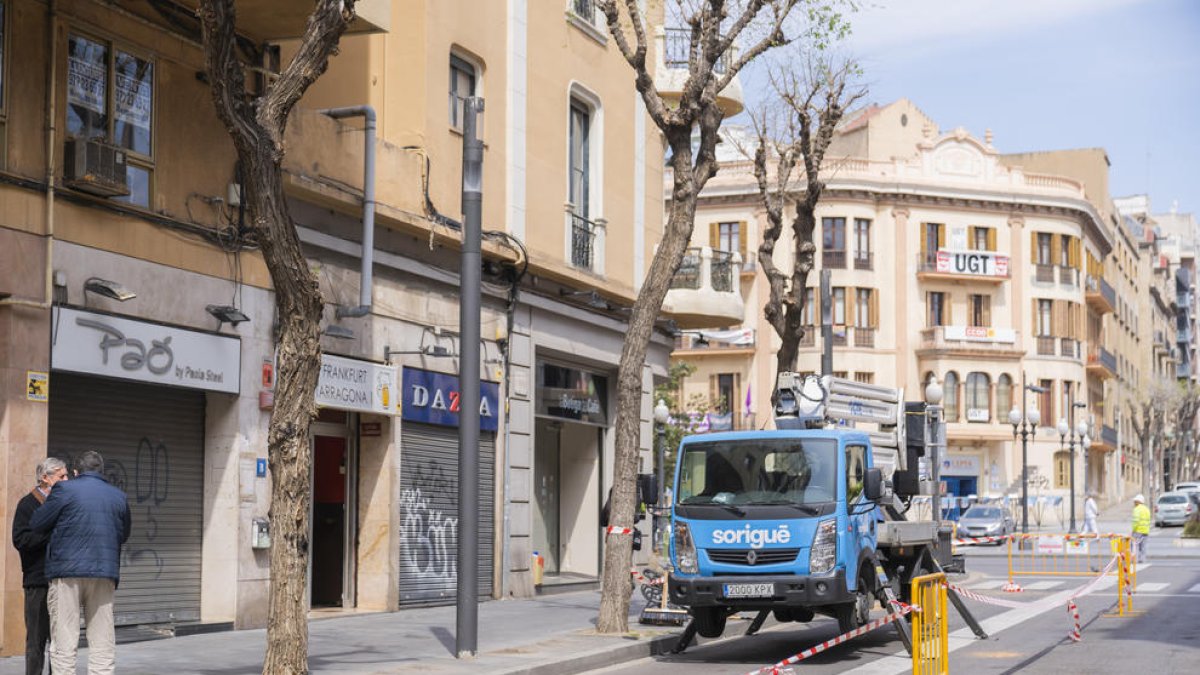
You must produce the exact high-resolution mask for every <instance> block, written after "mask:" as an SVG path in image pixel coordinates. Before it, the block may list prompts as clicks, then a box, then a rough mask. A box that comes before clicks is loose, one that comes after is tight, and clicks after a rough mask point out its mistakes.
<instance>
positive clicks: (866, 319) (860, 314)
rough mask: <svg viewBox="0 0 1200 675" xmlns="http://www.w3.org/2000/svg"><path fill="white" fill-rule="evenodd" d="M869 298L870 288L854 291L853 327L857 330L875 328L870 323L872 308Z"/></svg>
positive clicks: (870, 294) (872, 323)
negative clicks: (857, 328)
mask: <svg viewBox="0 0 1200 675" xmlns="http://www.w3.org/2000/svg"><path fill="white" fill-rule="evenodd" d="M871 296H872V293H871V289H870V288H856V289H854V325H855V326H857V327H859V328H874V327H875V324H874V322H872V321H871V319H873V318H874V317H872V316H871V308H872V307H873V306H874V303H873V302H872V301H871Z"/></svg>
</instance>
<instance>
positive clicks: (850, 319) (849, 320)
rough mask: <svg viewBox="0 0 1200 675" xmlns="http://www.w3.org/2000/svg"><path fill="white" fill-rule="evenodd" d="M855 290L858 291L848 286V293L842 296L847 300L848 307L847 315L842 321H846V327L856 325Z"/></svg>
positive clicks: (846, 308)
mask: <svg viewBox="0 0 1200 675" xmlns="http://www.w3.org/2000/svg"><path fill="white" fill-rule="evenodd" d="M855 290H857V289H855V288H854V287H852V286H847V287H846V292H845V293H843V294H842V297H844V298H846V307H845V310H846V315H845V316H843V317H842V319H843V320H844V321H845V325H847V326H853V325H854V292H855Z"/></svg>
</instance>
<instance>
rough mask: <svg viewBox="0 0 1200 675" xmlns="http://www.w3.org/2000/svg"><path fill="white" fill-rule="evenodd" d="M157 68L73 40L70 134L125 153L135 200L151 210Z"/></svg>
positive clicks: (69, 58) (69, 52) (91, 43)
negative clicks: (110, 146) (97, 140)
mask: <svg viewBox="0 0 1200 675" xmlns="http://www.w3.org/2000/svg"><path fill="white" fill-rule="evenodd" d="M153 127H154V64H153V63H152V62H151V61H149V60H147V59H143V58H140V57H138V56H135V55H133V54H130V53H129V52H127V51H125V50H123V49H121V48H117V47H113V45H112V44H110V43H108V42H101V41H97V40H93V39H91V38H86V37H83V36H81V35H74V34H73V35H71V36H69V37H68V38H67V135H68V136H71V137H73V138H83V139H99V140H103V141H106V142H109V143H112V144H114V145H117V146H119V147H122V148H124V149H125V150H127V151H128V152H127V153H126V180H127V183H128V185H129V195H128V196H126V197H117V198H116V199H117V200H118V201H124V202H128V203H130V204H137V205H138V206H142V207H147V208H148V207H149V206H150V189H151V186H150V180H151V172H152V169H153V162H152V155H153V146H152V142H153Z"/></svg>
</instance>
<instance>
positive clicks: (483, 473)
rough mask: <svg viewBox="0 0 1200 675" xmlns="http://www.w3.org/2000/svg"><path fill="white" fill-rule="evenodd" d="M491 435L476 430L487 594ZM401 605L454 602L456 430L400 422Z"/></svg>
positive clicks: (487, 590)
mask: <svg viewBox="0 0 1200 675" xmlns="http://www.w3.org/2000/svg"><path fill="white" fill-rule="evenodd" d="M495 468H496V443H495V434H492V433H488V432H483V433H480V435H479V569H478V570H476V574H477V575H478V578H479V597H480V599H486V598H488V597H490V596H491V594H492V564H493V560H492V558H493V548H492V544H493V542H494V541H495V518H494V517H493V516H494V510H493V509H494V508H495V497H494V495H495V475H496V473H495ZM400 490H401V492H400V604H401V605H440V604H450V603H453V602H454V601H455V597H456V592H457V576H456V573H457V569H458V562H457V561H458V429H456V428H454V427H440V426H433V425H429V424H420V423H415V422H405V423H404V426H403V428H402V430H401V448H400Z"/></svg>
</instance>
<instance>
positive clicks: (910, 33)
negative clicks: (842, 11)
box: [849, 0, 1145, 57]
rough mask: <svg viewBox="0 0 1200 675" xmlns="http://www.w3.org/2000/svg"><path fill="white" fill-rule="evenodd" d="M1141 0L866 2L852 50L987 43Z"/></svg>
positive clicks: (855, 19) (855, 22)
mask: <svg viewBox="0 0 1200 675" xmlns="http://www.w3.org/2000/svg"><path fill="white" fill-rule="evenodd" d="M1141 2H1145V0H866V3H865V6H864V7H863V8H862V9H861V10H860V11H859V12H857V13H855V14H853V15H852V16H851V17H850V22H851V25H852V26H853V34H852V35H851V37H850V45H849V46H850V49H851V51H852V52H853V53H855V54H858V55H859V56H865V57H871V56H877V55H879V54H880V53H881V52H885V51H888V50H890V49H895V48H899V47H913V46H919V47H921V48H922V50H925V49H929V48H936V47H937V46H939V45H941V46H948V43H952V44H960V43H962V42H988V41H990V40H992V39H995V38H997V37H1001V36H1003V35H1004V34H1005V33H1012V32H1018V31H1023V30H1028V29H1029V28H1031V27H1045V26H1051V25H1055V24H1061V23H1065V22H1067V21H1069V20H1071V19H1074V18H1077V17H1081V16H1085V15H1089V14H1098V13H1102V12H1106V11H1109V10H1111V9H1114V8H1116V7H1121V6H1125V5H1131V4H1139V3H1141Z"/></svg>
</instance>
